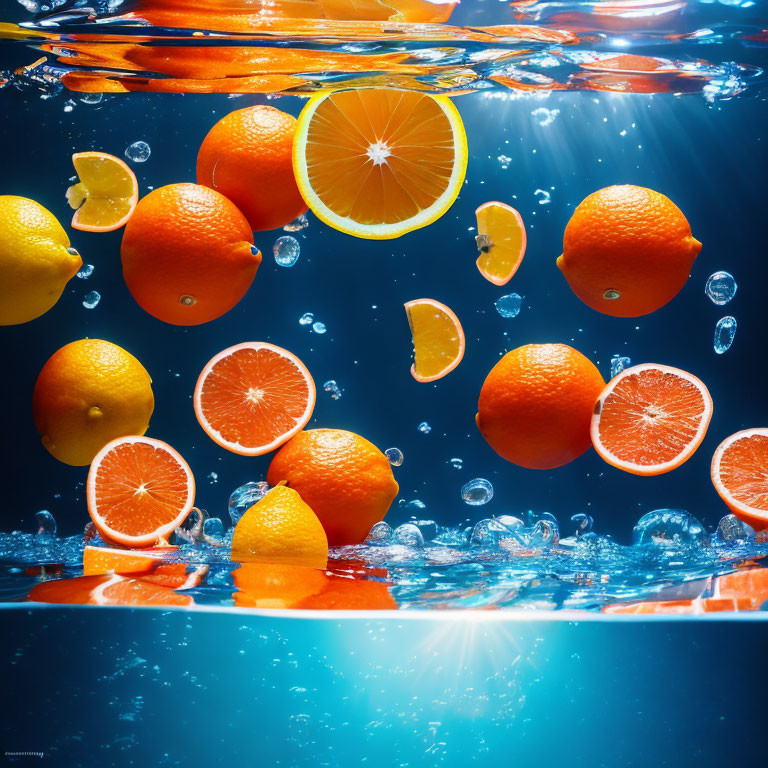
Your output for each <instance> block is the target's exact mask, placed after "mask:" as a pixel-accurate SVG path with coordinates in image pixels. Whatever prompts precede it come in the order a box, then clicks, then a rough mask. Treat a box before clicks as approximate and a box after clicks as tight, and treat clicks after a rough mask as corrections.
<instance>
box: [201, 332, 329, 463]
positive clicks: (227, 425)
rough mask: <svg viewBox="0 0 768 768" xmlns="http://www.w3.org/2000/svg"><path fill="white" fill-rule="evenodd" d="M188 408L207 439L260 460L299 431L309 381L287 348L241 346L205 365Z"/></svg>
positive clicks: (305, 417) (307, 412) (310, 405)
mask: <svg viewBox="0 0 768 768" xmlns="http://www.w3.org/2000/svg"><path fill="white" fill-rule="evenodd" d="M194 404H195V415H196V416H197V420H198V421H199V422H200V426H201V427H202V428H203V429H204V430H205V432H206V434H207V435H208V436H209V437H210V438H211V440H213V441H214V442H215V443H218V444H219V445H220V446H221V447H222V448H226V449H227V450H228V451H232V452H233V453H239V454H241V455H242V456H261V455H262V454H264V453H269V452H270V451H274V450H275V449H276V448H279V447H280V446H281V445H282V444H283V443H285V442H287V441H288V440H290V439H291V438H292V437H293V436H294V435H295V434H297V433H298V432H301V430H302V429H304V426H305V425H306V424H307V422H308V421H309V420H310V418H311V417H312V411H313V410H314V407H315V382H314V381H313V379H312V376H311V375H310V373H309V371H308V370H307V368H306V366H305V365H304V364H303V363H302V362H301V360H299V358H298V357H296V355H294V354H292V353H291V352H289V351H288V350H287V349H283V348H282V347H277V346H275V345H274V344H267V343H266V342H263V341H246V342H243V343H242V344H236V345H235V346H234V347H229V348H227V349H225V350H223V351H221V352H219V354H218V355H216V356H215V357H213V358H212V359H211V360H209V361H208V363H207V364H206V366H205V368H203V370H202V373H201V374H200V376H199V378H198V379H197V384H196V385H195V395H194Z"/></svg>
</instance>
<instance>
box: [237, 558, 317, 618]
mask: <svg viewBox="0 0 768 768" xmlns="http://www.w3.org/2000/svg"><path fill="white" fill-rule="evenodd" d="M232 580H233V581H234V582H235V586H236V587H237V589H238V590H239V591H238V592H235V594H234V595H233V598H234V601H235V605H238V606H241V607H248V608H293V607H294V605H295V604H296V603H297V602H298V601H299V600H303V599H304V598H307V597H309V596H310V595H314V594H316V593H317V592H320V591H322V590H323V589H324V588H325V586H326V582H327V581H328V576H327V574H326V573H325V571H322V570H318V569H317V568H307V567H306V566H301V565H286V564H285V563H243V564H242V565H241V566H240V567H239V568H236V569H235V570H234V571H232Z"/></svg>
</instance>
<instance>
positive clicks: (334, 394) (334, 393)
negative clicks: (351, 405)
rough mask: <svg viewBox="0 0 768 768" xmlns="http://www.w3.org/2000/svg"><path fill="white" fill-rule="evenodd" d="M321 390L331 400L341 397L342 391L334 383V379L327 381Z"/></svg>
mask: <svg viewBox="0 0 768 768" xmlns="http://www.w3.org/2000/svg"><path fill="white" fill-rule="evenodd" d="M323 389H324V390H325V391H326V392H327V393H328V394H329V395H330V396H331V398H332V399H333V400H338V399H339V398H340V397H341V394H342V389H341V387H339V385H338V384H337V383H336V381H335V379H328V381H326V382H325V384H323Z"/></svg>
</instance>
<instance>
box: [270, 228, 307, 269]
mask: <svg viewBox="0 0 768 768" xmlns="http://www.w3.org/2000/svg"><path fill="white" fill-rule="evenodd" d="M272 254H273V255H274V257H275V262H276V263H277V264H278V265H279V266H281V267H292V266H293V265H294V264H295V263H296V262H297V261H298V260H299V255H300V254H301V246H300V245H299V241H298V240H297V239H296V238H295V237H291V236H290V235H284V236H283V237H279V238H278V239H277V240H276V241H275V244H274V245H273V246H272Z"/></svg>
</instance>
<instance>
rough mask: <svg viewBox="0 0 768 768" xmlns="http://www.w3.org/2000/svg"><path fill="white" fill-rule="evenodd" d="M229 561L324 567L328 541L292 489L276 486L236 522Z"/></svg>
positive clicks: (313, 517)
mask: <svg viewBox="0 0 768 768" xmlns="http://www.w3.org/2000/svg"><path fill="white" fill-rule="evenodd" d="M232 560H237V561H239V562H249V561H250V562H253V561H257V562H265V563H281V564H285V565H303V566H306V567H308V568H325V566H326V563H327V562H328V539H327V538H326V536H325V531H324V530H323V526H322V525H321V524H320V521H319V520H318V519H317V515H316V514H315V513H314V512H313V511H312V508H311V507H310V506H309V505H308V504H307V503H306V502H305V501H304V500H303V499H302V498H301V496H300V495H299V494H298V493H297V492H296V491H295V490H294V489H293V488H287V487H285V486H284V485H278V486H277V487H276V488H273V489H272V490H271V491H269V493H267V495H266V496H264V498H262V499H260V500H259V501H257V502H256V503H255V504H254V505H253V506H252V507H251V508H250V509H248V510H246V512H245V514H244V515H243V516H242V517H241V518H240V520H238V522H237V525H236V526H235V532H234V534H233V535H232Z"/></svg>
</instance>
